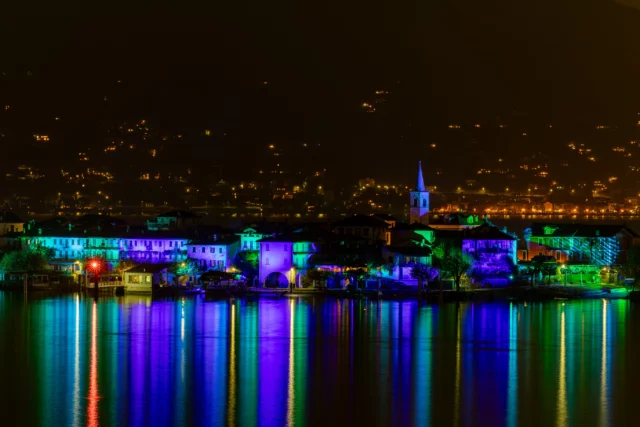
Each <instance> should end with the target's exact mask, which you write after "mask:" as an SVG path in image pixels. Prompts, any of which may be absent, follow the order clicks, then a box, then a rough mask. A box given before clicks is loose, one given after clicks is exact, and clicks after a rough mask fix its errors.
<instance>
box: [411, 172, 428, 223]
mask: <svg viewBox="0 0 640 427" xmlns="http://www.w3.org/2000/svg"><path fill="white" fill-rule="evenodd" d="M410 197H411V200H410V203H411V204H410V205H409V206H410V208H409V223H410V224H413V223H416V222H418V223H420V224H424V225H427V224H429V192H428V191H427V190H426V188H425V186H424V178H423V177H422V162H418V182H417V183H416V188H415V190H413V191H412V192H411V193H410Z"/></svg>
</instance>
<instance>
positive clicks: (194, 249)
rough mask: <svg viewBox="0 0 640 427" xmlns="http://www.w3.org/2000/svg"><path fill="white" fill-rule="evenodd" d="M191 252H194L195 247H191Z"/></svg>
mask: <svg viewBox="0 0 640 427" xmlns="http://www.w3.org/2000/svg"><path fill="white" fill-rule="evenodd" d="M191 252H193V253H194V254H195V253H196V247H195V246H194V247H193V248H191Z"/></svg>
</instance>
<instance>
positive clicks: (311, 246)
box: [309, 243, 313, 252]
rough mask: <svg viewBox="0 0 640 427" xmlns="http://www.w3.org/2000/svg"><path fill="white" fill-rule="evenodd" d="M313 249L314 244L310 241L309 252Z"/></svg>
mask: <svg viewBox="0 0 640 427" xmlns="http://www.w3.org/2000/svg"><path fill="white" fill-rule="evenodd" d="M311 251H313V244H311V243H309V252H311Z"/></svg>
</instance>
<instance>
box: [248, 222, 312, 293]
mask: <svg viewBox="0 0 640 427" xmlns="http://www.w3.org/2000/svg"><path fill="white" fill-rule="evenodd" d="M319 240H320V239H319V236H318V234H317V233H312V232H309V231H296V232H293V233H287V234H283V235H279V236H276V237H268V238H266V239H262V240H260V241H259V242H258V243H259V244H260V258H259V262H260V264H259V270H260V273H259V277H260V283H261V284H262V286H265V287H280V288H286V287H288V286H289V285H290V284H291V283H293V284H294V285H295V286H300V279H301V277H302V276H303V275H304V274H305V273H306V271H307V269H308V268H309V267H310V264H309V258H310V257H311V255H313V254H314V253H316V252H318V250H319V243H318V242H319Z"/></svg>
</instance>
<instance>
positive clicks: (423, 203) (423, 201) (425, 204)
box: [422, 199, 427, 208]
mask: <svg viewBox="0 0 640 427" xmlns="http://www.w3.org/2000/svg"><path fill="white" fill-rule="evenodd" d="M422 207H423V208H426V207H427V199H422Z"/></svg>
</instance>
